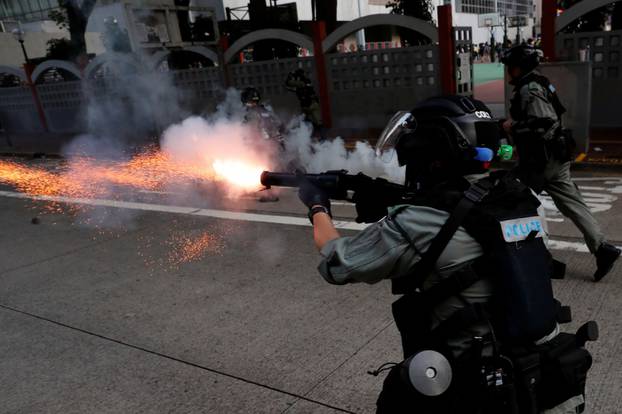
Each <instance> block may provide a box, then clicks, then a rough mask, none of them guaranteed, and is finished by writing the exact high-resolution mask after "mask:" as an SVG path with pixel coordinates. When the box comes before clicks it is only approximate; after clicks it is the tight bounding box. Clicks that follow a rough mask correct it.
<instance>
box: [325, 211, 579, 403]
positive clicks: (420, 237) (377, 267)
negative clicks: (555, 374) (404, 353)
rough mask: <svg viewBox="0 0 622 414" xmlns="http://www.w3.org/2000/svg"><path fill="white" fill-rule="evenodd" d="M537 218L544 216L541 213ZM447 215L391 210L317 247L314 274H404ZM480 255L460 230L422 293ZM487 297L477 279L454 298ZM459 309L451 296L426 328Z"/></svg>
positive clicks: (368, 277)
mask: <svg viewBox="0 0 622 414" xmlns="http://www.w3.org/2000/svg"><path fill="white" fill-rule="evenodd" d="M539 214H540V215H543V214H544V213H543V210H542V209H540V211H539ZM448 217H449V214H448V213H447V212H445V211H442V210H437V209H434V208H431V207H424V206H412V205H408V206H396V207H392V208H390V209H389V214H388V215H387V217H385V218H383V219H382V220H380V221H379V222H377V223H374V224H372V225H370V226H368V227H367V228H366V229H364V230H363V231H361V232H360V233H358V234H356V235H355V236H349V237H340V238H338V239H334V240H331V241H329V242H328V243H327V244H326V245H325V246H324V247H323V248H322V251H321V255H322V257H323V258H322V261H321V263H320V265H319V267H318V270H319V272H320V274H321V275H322V276H323V277H324V279H326V281H327V282H329V283H332V284H337V285H343V284H347V283H358V282H365V283H370V284H371V283H377V282H379V281H381V280H384V279H391V278H396V277H401V276H405V275H407V274H408V273H409V272H410V271H411V270H412V268H413V266H414V265H415V263H417V262H418V261H419V259H420V255H419V253H418V252H425V251H426V250H427V249H428V247H429V245H430V243H431V242H432V240H433V239H434V237H435V236H436V234H437V233H438V231H439V230H440V228H441V227H442V225H443V224H444V223H445V221H446V220H447V218H448ZM542 221H543V222H544V220H542ZM398 226H400V227H401V228H402V229H404V230H405V231H406V232H407V234H408V236H409V237H410V238H411V240H412V241H413V242H414V244H415V246H416V248H417V251H415V249H413V247H412V246H411V245H410V244H409V242H408V241H407V240H406V239H405V238H404V236H403V235H402V233H401V232H400V231H399V230H398ZM483 254H484V251H483V249H482V247H481V246H480V244H479V243H477V242H476V241H475V239H473V238H472V237H471V236H470V235H469V234H468V233H467V232H466V230H465V229H464V228H462V227H460V228H459V229H458V231H457V232H456V233H455V235H454V236H453V238H452V239H451V241H450V242H449V244H448V245H447V247H446V248H445V250H444V251H443V253H442V254H441V256H440V257H439V259H438V261H437V263H436V267H435V270H436V271H435V272H433V274H431V275H430V277H429V278H428V279H427V280H426V282H425V284H424V286H423V288H424V290H425V289H427V288H429V287H430V286H432V285H434V284H436V283H438V282H440V281H441V280H443V279H444V278H446V277H448V276H449V275H451V274H452V273H453V272H455V271H456V270H457V269H459V268H460V267H462V266H465V265H466V264H468V263H470V262H472V261H473V260H475V259H477V258H478V257H480V256H481V255H483ZM492 294H493V290H492V284H491V282H490V281H489V280H487V279H482V280H480V281H478V282H476V283H474V284H473V285H471V286H470V287H468V288H467V289H465V290H463V291H462V293H461V295H460V296H461V297H462V299H464V300H466V301H467V302H468V303H471V304H472V303H485V302H487V301H489V300H490V298H491V296H492ZM464 306H465V304H464V302H463V301H462V300H461V299H460V298H458V297H452V298H450V299H448V300H446V301H445V302H443V303H441V304H440V305H438V306H437V307H436V308H434V309H433V311H432V313H431V323H432V326H431V327H432V328H434V327H436V326H437V325H438V324H440V323H441V322H443V321H445V320H447V319H448V318H449V317H450V316H451V315H452V314H454V312H456V311H457V310H460V309H462V308H463V307H464ZM488 332H489V328H488V326H487V325H486V324H484V323H478V324H474V325H472V326H470V327H469V328H468V329H465V330H463V331H461V332H460V333H458V334H457V335H456V336H454V337H453V339H452V342H450V343H449V344H448V345H449V348H450V349H451V350H452V352H453V353H454V355H456V356H458V355H460V354H461V353H462V352H463V351H464V350H466V349H467V348H468V347H469V346H470V345H471V343H472V338H473V337H475V336H480V337H481V336H484V335H486V334H487V333H488ZM558 333H559V328H556V329H555V330H554V331H553V332H551V334H549V335H547V336H546V337H544V338H542V339H540V340H539V341H537V342H536V343H538V344H540V343H544V342H547V341H549V340H551V339H552V338H553V337H555V336H556V335H557V334H558ZM583 401H584V399H583V396H581V395H579V396H576V397H574V398H572V399H570V400H568V401H566V402H564V403H563V404H561V405H559V406H557V407H555V408H553V409H551V410H547V411H545V412H544V414H570V413H575V412H576V411H575V408H576V407H578V406H579V405H581V404H582V403H583Z"/></svg>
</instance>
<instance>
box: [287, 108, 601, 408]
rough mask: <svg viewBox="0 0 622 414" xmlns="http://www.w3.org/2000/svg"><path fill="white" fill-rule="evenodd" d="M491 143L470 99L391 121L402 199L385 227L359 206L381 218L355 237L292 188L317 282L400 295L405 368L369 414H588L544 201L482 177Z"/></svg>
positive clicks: (314, 198) (388, 140)
mask: <svg viewBox="0 0 622 414" xmlns="http://www.w3.org/2000/svg"><path fill="white" fill-rule="evenodd" d="M498 135H499V131H498V128H497V124H496V122H495V121H493V120H492V119H491V116H490V111H489V109H488V108H487V107H486V106H485V105H484V104H483V103H482V102H480V101H476V100H472V99H470V98H465V97H446V98H433V99H430V100H427V101H424V102H423V103H421V104H420V105H418V106H417V107H416V108H415V109H414V110H413V111H411V112H401V113H398V114H396V115H395V116H394V117H393V119H392V120H391V122H390V123H389V124H388V125H387V127H386V128H385V130H384V132H383V133H382V135H381V138H380V140H379V143H378V153H381V154H384V155H387V154H388V155H390V154H391V153H392V152H393V151H392V150H391V148H394V149H395V152H396V153H397V157H398V161H399V163H400V165H406V183H405V184H406V185H405V187H406V190H407V191H406V192H405V194H404V200H403V202H402V203H401V204H400V205H394V206H389V207H388V210H386V211H387V212H388V214H387V216H386V217H383V218H380V217H369V215H368V212H369V211H378V210H377V209H376V208H375V207H373V208H372V207H370V206H369V205H365V203H364V202H361V203H357V205H356V208H357V212H358V214H359V217H358V220H362V221H365V222H373V221H374V220H376V219H378V220H379V221H377V222H374V223H373V224H371V225H370V226H368V227H367V228H366V229H365V230H363V231H361V232H360V233H358V234H357V235H355V236H341V235H340V234H339V232H338V231H337V230H336V229H335V227H334V225H333V223H332V219H331V209H330V200H329V199H328V196H327V194H326V192H325V191H324V190H323V189H321V188H319V187H318V186H316V185H315V184H313V183H311V182H310V181H305V180H302V181H301V183H300V190H299V197H300V199H301V201H302V202H303V203H304V204H305V205H306V206H307V207H308V208H309V218H310V220H311V222H312V224H313V234H314V240H315V243H316V245H317V247H318V249H319V250H320V252H321V255H322V261H321V263H320V265H319V272H320V273H321V275H322V276H323V277H324V279H325V280H326V281H327V282H328V283H331V284H337V285H343V284H347V283H357V282H365V283H377V282H379V281H381V280H383V279H391V282H392V285H393V292H394V293H396V294H399V295H403V296H401V297H400V299H398V300H397V301H396V302H395V303H394V304H393V315H394V318H395V320H396V325H397V327H398V329H399V330H400V334H401V336H402V345H403V350H404V358H405V360H404V361H403V362H401V363H397V364H395V363H393V364H385V365H387V366H391V368H390V372H389V374H388V376H387V378H386V380H385V383H384V388H383V390H382V393H381V394H380V397H379V399H378V403H377V406H378V413H415V412H416V413H419V414H427V413H434V414H437V413H443V414H452V413H489V414H492V413H494V414H504V413H512V414H516V413H519V412H520V413H521V414H536V413H549V414H551V413H568V412H572V413H575V412H582V411H583V407H584V388H585V378H586V375H587V370H588V369H589V367H590V365H591V357H590V355H589V353H588V352H587V351H586V350H585V349H584V347H583V345H584V343H585V338H584V337H585V335H583V336H581V338H583V339H581V338H579V336H575V335H570V334H560V333H559V326H558V321H559V322H562V321H561V320H560V318H559V317H558V316H559V312H558V309H559V306H558V305H559V303H558V302H556V301H555V300H554V298H553V293H552V287H551V281H550V254H549V252H548V250H547V249H546V247H545V245H544V242H543V235H544V229H545V221H544V219H543V217H541V216H539V215H538V206H539V205H540V203H539V201H538V200H537V198H536V197H535V196H534V195H533V193H532V192H531V191H530V190H529V189H528V188H527V187H526V186H524V185H523V184H522V183H521V182H520V181H519V180H517V179H516V178H514V177H513V176H512V175H511V174H508V173H505V172H498V173H494V174H490V175H489V174H487V169H488V166H489V164H490V161H491V160H492V158H493V154H494V153H495V152H496V150H497V148H498V146H499V136H498ZM372 196H373V195H372ZM376 198H378V197H376ZM362 199H364V200H366V202H370V200H373V197H371V198H370V197H363V198H362ZM354 200H357V194H356V193H355V194H354ZM371 202H373V201H371ZM376 202H379V203H382V202H383V201H382V200H376ZM577 338H579V339H577ZM589 339H595V336H594V335H592V336H591V337H590V338H589ZM542 355H547V356H548V355H553V356H554V357H550V358H552V359H553V360H551V361H548V360H546V359H545V357H543V356H542ZM534 361H535V362H534ZM538 361H540V362H538ZM562 361H563V362H562ZM545 362H546V364H545ZM385 369H388V368H383V369H379V370H377V371H376V372H374V373H373V374H374V375H377V374H378V373H379V372H381V371H383V370H385Z"/></svg>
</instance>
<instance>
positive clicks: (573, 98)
mask: <svg viewBox="0 0 622 414" xmlns="http://www.w3.org/2000/svg"><path fill="white" fill-rule="evenodd" d="M540 72H541V73H542V74H543V75H544V76H546V77H547V78H549V79H550V80H551V82H552V83H553V85H555V87H556V88H557V94H558V95H559V98H560V99H561V101H562V103H563V104H564V106H565V107H566V110H567V111H568V112H566V114H565V115H564V118H563V121H564V127H565V128H568V129H571V130H572V133H573V135H574V138H575V140H576V141H577V151H583V152H586V151H587V149H588V145H589V134H590V125H593V123H592V122H591V114H592V108H591V107H592V103H591V101H592V99H591V97H592V87H593V86H595V85H593V84H592V66H591V64H590V63H588V62H556V63H547V64H544V65H542V66H541V68H540Z"/></svg>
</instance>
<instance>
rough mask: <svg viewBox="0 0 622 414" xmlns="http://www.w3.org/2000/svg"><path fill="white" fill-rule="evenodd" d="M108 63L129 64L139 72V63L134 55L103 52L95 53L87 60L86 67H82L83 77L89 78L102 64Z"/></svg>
mask: <svg viewBox="0 0 622 414" xmlns="http://www.w3.org/2000/svg"><path fill="white" fill-rule="evenodd" d="M109 63H113V64H122V65H125V66H131V67H133V68H134V69H136V72H139V71H140V69H141V63H140V61H139V60H138V58H137V57H136V56H134V55H131V54H124V53H103V54H101V55H97V56H96V57H95V58H94V59H93V60H91V61H90V62H89V64H88V65H86V68H84V79H91V78H92V77H93V75H94V74H95V73H96V72H97V70H98V69H99V68H100V67H101V66H102V65H106V64H109Z"/></svg>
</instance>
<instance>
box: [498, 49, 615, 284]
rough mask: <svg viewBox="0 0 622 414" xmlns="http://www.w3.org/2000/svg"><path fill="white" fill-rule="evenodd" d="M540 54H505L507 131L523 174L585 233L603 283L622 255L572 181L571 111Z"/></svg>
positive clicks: (518, 51) (515, 51) (533, 51)
mask: <svg viewBox="0 0 622 414" xmlns="http://www.w3.org/2000/svg"><path fill="white" fill-rule="evenodd" d="M540 53H541V52H540V51H539V50H538V49H535V48H533V47H531V46H529V45H520V46H516V47H513V48H512V49H510V50H508V51H507V52H506V53H505V56H504V57H503V58H502V62H503V63H504V64H505V65H506V67H507V71H508V74H509V75H510V77H511V81H510V83H511V84H512V85H513V86H514V95H513V97H512V99H511V101H510V116H511V118H510V119H508V120H507V121H505V122H504V124H503V128H504V130H505V131H506V132H507V133H508V134H509V135H510V136H511V137H512V139H513V140H514V143H515V145H516V147H517V150H518V156H519V165H518V168H517V171H518V175H519V176H520V177H521V179H522V180H523V182H525V183H526V184H527V185H528V186H530V187H531V188H532V189H533V190H534V191H536V192H537V193H540V192H541V191H543V190H544V191H546V192H547V193H548V194H549V195H550V196H551V198H552V199H553V202H554V203H555V205H556V206H557V208H558V209H559V211H560V212H561V213H562V214H563V215H565V216H566V217H568V218H570V219H571V220H572V221H573V223H574V224H575V225H576V226H577V227H578V228H579V230H580V231H581V233H583V237H584V238H585V242H586V244H587V246H588V248H589V250H590V252H591V253H592V254H594V255H595V256H596V272H595V273H594V279H595V281H599V280H600V279H602V278H603V277H604V276H605V275H606V274H607V273H608V272H609V271H610V270H611V268H612V267H613V264H614V262H615V261H616V260H617V258H618V256H620V250H619V249H618V248H616V247H615V246H613V245H611V244H609V243H607V242H606V241H605V236H604V234H603V232H602V231H601V229H600V226H599V225H598V222H597V221H596V219H595V218H594V216H593V215H592V213H591V212H590V209H589V208H588V206H587V205H586V204H585V201H584V200H583V198H582V197H581V193H580V192H579V189H578V188H577V186H576V185H575V184H574V183H573V182H572V180H571V177H570V163H571V160H572V158H573V152H574V147H575V144H574V140H573V139H572V136H571V135H570V133H569V131H566V130H564V129H563V128H562V115H563V114H564V112H565V111H566V110H565V108H564V107H563V105H562V104H561V102H560V100H559V98H558V96H557V93H556V92H555V88H554V87H553V85H551V83H550V82H549V80H548V79H547V78H546V77H544V76H542V75H541V74H540V73H539V72H538V71H537V70H536V68H537V67H538V65H539V63H540Z"/></svg>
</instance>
